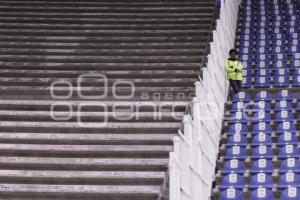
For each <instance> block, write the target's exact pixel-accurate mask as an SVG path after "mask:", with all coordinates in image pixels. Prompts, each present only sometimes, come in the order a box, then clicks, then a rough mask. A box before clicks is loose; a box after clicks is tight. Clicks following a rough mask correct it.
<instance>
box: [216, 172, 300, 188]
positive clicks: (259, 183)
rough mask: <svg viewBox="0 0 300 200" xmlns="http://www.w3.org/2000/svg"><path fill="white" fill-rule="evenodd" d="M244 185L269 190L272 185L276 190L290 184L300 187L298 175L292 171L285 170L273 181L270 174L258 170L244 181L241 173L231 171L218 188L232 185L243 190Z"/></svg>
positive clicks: (299, 176)
mask: <svg viewBox="0 0 300 200" xmlns="http://www.w3.org/2000/svg"><path fill="white" fill-rule="evenodd" d="M275 184H276V186H275ZM246 186H247V189H248V190H254V189H257V188H260V187H264V188H267V189H270V190H272V188H274V187H276V189H278V190H284V189H287V188H289V187H291V186H293V187H297V188H300V175H299V174H296V173H294V172H287V173H285V174H282V175H280V176H279V180H278V181H273V178H272V176H271V175H269V174H266V173H261V172H260V173H258V174H256V175H253V176H251V179H250V181H249V182H246V181H245V179H244V177H243V176H242V175H239V174H236V173H231V174H228V175H226V176H224V178H223V181H222V183H221V185H220V186H219V188H220V189H221V190H224V189H228V188H232V187H233V188H235V189H238V190H243V189H244V188H245V187H246Z"/></svg>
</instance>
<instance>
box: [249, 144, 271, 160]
mask: <svg viewBox="0 0 300 200" xmlns="http://www.w3.org/2000/svg"><path fill="white" fill-rule="evenodd" d="M251 158H252V159H260V158H265V159H272V158H273V152H272V148H271V147H269V146H265V145H261V146H258V147H256V148H255V149H254V150H253V152H252V155H251Z"/></svg>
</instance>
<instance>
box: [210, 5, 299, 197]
mask: <svg viewBox="0 0 300 200" xmlns="http://www.w3.org/2000/svg"><path fill="white" fill-rule="evenodd" d="M299 14H300V2H299V1H296V0H285V1H279V0H244V1H242V5H241V8H240V13H239V26H238V31H237V33H238V35H237V40H236V46H237V49H238V50H239V54H240V55H239V56H240V60H241V61H242V62H243V75H244V79H243V91H242V92H240V93H238V94H236V95H235V96H234V97H233V98H231V100H230V101H228V103H227V111H226V113H225V121H224V128H223V130H224V132H223V135H222V140H221V145H220V150H219V160H218V163H217V173H216V179H215V182H216V184H215V187H214V188H213V195H212V198H213V199H215V200H232V199H238V200H294V199H300V190H299V189H300V160H299V159H300V152H299V148H300V143H299V142H300V135H299V131H298V130H299V128H300V114H299V111H300V98H299V97H300V90H299V89H298V88H299V86H300V73H299V72H300V37H299V34H300V29H299V20H300V15H299Z"/></svg>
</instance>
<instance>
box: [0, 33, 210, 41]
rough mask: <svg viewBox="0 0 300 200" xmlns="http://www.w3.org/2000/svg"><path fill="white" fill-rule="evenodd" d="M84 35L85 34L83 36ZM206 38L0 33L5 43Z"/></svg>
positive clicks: (192, 38)
mask: <svg viewBox="0 0 300 200" xmlns="http://www.w3.org/2000/svg"><path fill="white" fill-rule="evenodd" d="M83 35H85V34H83ZM207 39H208V36H207V35H205V36H201V35H199V34H197V35H190V34H188V35H187V34H186V35H185V36H184V35H176V36H165V35H163V34H158V35H143V36H137V35H135V36H130V35H127V36H124V35H119V36H111V35H110V36H105V37H104V36H103V35H102V34H101V36H100V35H99V34H97V35H96V36H88V35H86V36H85V37H83V36H65V35H60V36H46V35H45V36H39V35H25V34H22V35H13V34H5V33H2V32H1V31H0V40H1V41H7V42H24V41H27V42H55V43H57V42H64V43H70V42H72V43H73V42H82V41H84V42H95V43H99V42H104V43H108V42H110V43H120V42H121V43H129V42H134V43H137V42H144V43H158V42H207Z"/></svg>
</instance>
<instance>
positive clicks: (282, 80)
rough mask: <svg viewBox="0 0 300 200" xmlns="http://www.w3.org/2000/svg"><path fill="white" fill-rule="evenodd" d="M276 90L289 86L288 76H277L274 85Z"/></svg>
mask: <svg viewBox="0 0 300 200" xmlns="http://www.w3.org/2000/svg"><path fill="white" fill-rule="evenodd" d="M273 86H274V87H275V88H286V87H288V86H289V77H288V76H275V80H274V84H273Z"/></svg>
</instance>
